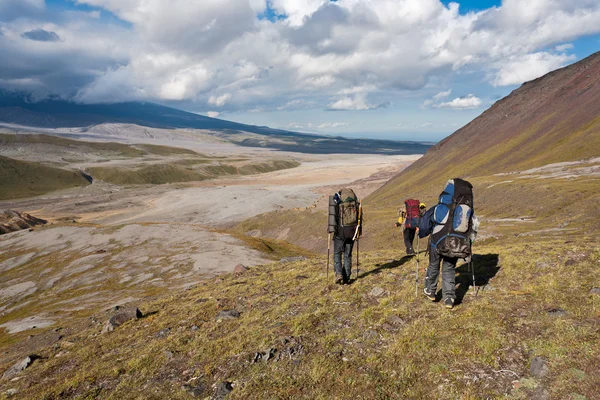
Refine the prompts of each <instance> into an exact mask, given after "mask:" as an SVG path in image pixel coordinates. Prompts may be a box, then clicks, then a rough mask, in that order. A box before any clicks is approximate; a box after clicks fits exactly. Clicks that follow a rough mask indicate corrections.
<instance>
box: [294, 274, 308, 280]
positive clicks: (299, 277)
mask: <svg viewBox="0 0 600 400" xmlns="http://www.w3.org/2000/svg"><path fill="white" fill-rule="evenodd" d="M296 279H298V280H302V279H308V276H306V275H298V276H297V277H296Z"/></svg>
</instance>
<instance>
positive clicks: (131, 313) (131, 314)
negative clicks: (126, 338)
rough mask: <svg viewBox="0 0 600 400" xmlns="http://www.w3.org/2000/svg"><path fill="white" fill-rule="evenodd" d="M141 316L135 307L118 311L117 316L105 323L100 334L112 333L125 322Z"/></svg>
mask: <svg viewBox="0 0 600 400" xmlns="http://www.w3.org/2000/svg"><path fill="white" fill-rule="evenodd" d="M142 316H143V315H142V312H141V311H140V310H139V309H138V308H136V307H131V308H125V309H119V313H118V314H115V315H113V316H112V317H110V319H109V320H108V321H106V324H104V327H103V328H102V333H108V332H112V331H114V330H115V328H116V327H117V326H120V325H123V324H124V323H125V322H127V321H131V320H134V319H138V318H142Z"/></svg>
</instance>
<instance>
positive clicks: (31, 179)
mask: <svg viewBox="0 0 600 400" xmlns="http://www.w3.org/2000/svg"><path fill="white" fill-rule="evenodd" d="M88 184H89V182H88V181H87V180H86V179H85V178H84V177H83V175H82V174H81V173H80V172H76V171H68V170H64V169H59V168H54V167H48V166H45V165H42V164H39V163H35V162H27V161H19V160H13V159H11V158H7V157H2V156H0V188H2V190H0V200H7V199H17V198H22V197H32V196H37V195H41V194H44V193H47V192H50V191H53V190H59V189H67V188H71V187H76V186H85V185H88Z"/></svg>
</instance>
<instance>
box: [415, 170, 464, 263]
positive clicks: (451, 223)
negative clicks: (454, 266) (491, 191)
mask: <svg viewBox="0 0 600 400" xmlns="http://www.w3.org/2000/svg"><path fill="white" fill-rule="evenodd" d="M430 211H431V210H430ZM428 213H429V212H428ZM429 216H430V223H431V230H430V233H431V246H432V247H434V248H435V249H436V251H437V252H438V254H440V255H442V256H445V257H452V258H467V257H468V256H470V255H471V241H470V238H469V237H470V235H471V231H472V229H473V185H471V184H470V183H469V182H467V181H465V180H463V179H460V178H455V179H450V180H449V181H448V182H447V183H446V187H445V188H444V191H443V192H442V193H441V194H440V197H439V201H438V204H437V205H436V206H435V207H434V209H433V211H432V212H431V213H429ZM424 219H425V218H424Z"/></svg>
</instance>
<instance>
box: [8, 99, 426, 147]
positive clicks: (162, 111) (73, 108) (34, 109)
mask: <svg viewBox="0 0 600 400" xmlns="http://www.w3.org/2000/svg"><path fill="white" fill-rule="evenodd" d="M0 122H5V123H11V124H17V125H23V126H31V127H41V128H69V127H86V126H92V125H98V124H103V123H124V124H136V125H141V126H147V127H155V128H167V129H170V128H190V129H205V130H211V131H216V132H221V133H223V134H228V135H233V136H234V135H237V134H239V133H253V134H258V135H263V136H265V137H267V138H266V140H263V139H262V138H260V137H258V138H256V137H254V138H243V139H240V140H233V141H234V142H235V143H236V144H238V145H241V146H248V147H268V148H273V149H277V150H282V151H296V152H304V153H324V154H329V153H357V154H371V153H376V154H423V153H424V152H425V151H426V150H427V149H428V148H429V147H431V145H430V144H427V143H420V142H398V141H392V140H366V139H347V138H342V137H331V136H323V135H311V134H305V133H298V132H291V131H286V130H279V129H271V128H269V127H265V126H255V125H246V124H239V123H236V122H231V121H225V120H222V119H218V118H210V117H205V116H203V115H198V114H193V113H189V112H186V111H182V110H178V109H175V108H171V107H166V106H162V105H159V104H155V103H143V102H126V103H115V104H77V103H74V102H70V101H65V100H60V99H46V100H43V101H39V102H34V101H30V100H29V98H28V96H27V95H24V94H21V93H11V92H6V91H1V90H0ZM282 139H283V140H282ZM290 139H291V140H290Z"/></svg>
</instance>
